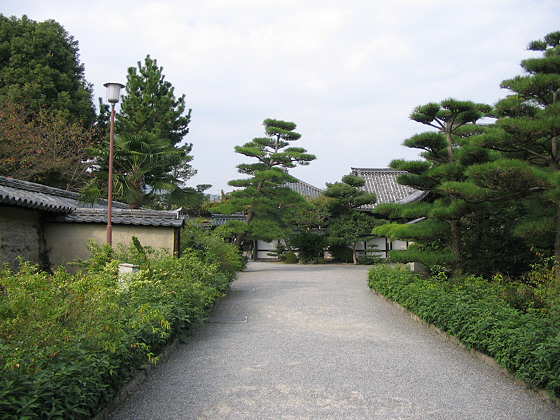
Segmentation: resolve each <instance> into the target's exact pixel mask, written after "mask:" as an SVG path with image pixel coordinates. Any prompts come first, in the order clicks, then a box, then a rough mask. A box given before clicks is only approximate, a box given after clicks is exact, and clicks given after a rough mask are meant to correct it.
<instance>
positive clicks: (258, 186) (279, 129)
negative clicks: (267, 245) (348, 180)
mask: <svg viewBox="0 0 560 420" xmlns="http://www.w3.org/2000/svg"><path fill="white" fill-rule="evenodd" d="M263 125H264V127H265V133H266V136H267V137H261V138H255V139H253V140H252V141H251V142H249V143H246V144H244V145H243V146H236V147H235V151H236V152H237V153H240V154H242V155H245V156H247V157H250V158H252V159H255V160H256V162H254V163H243V164H240V165H238V166H237V169H238V172H239V173H241V174H244V175H248V176H249V177H247V178H243V179H238V180H232V181H230V182H229V184H230V185H231V186H234V187H237V188H239V189H237V190H235V191H233V192H232V193H231V194H230V195H229V197H228V200H227V202H224V203H223V204H221V205H218V206H216V207H215V208H214V209H213V210H214V211H215V212H218V213H225V214H232V213H236V212H239V213H243V214H245V216H246V217H245V221H246V222H247V225H248V227H247V230H246V231H240V232H238V233H237V236H236V238H235V243H236V245H237V246H241V244H242V242H243V239H244V238H245V237H246V236H247V237H249V238H251V239H262V240H265V241H270V240H273V239H279V238H284V237H286V236H287V235H288V234H289V233H290V231H291V222H292V221H293V220H294V219H295V218H296V215H297V214H298V209H299V208H301V207H302V206H305V205H306V204H307V203H306V201H305V199H304V198H303V197H302V196H301V195H300V194H298V193H296V192H295V191H293V190H292V189H290V188H288V187H286V186H285V184H286V183H289V182H297V180H296V179H295V178H294V177H292V176H291V175H290V174H288V169H290V168H294V167H296V166H297V165H308V164H309V163H310V162H311V161H312V160H314V159H315V156H314V155H311V154H309V153H307V152H306V150H305V149H303V148H300V147H288V146H289V145H290V143H291V142H293V141H296V140H298V139H299V138H300V137H301V135H300V134H299V133H296V132H294V131H293V130H295V128H296V124H294V123H292V122H286V121H281V120H273V119H266V120H264V122H263Z"/></svg>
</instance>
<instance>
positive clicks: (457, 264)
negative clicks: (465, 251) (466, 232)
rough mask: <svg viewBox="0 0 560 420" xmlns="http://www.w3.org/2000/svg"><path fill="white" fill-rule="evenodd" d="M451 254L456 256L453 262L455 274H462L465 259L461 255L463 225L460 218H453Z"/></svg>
mask: <svg viewBox="0 0 560 420" xmlns="http://www.w3.org/2000/svg"><path fill="white" fill-rule="evenodd" d="M449 224H450V225H451V243H450V248H451V254H453V257H455V261H454V262H453V275H454V276H457V275H459V274H461V272H462V270H463V261H462V256H461V226H460V223H459V220H458V219H455V220H451V222H450V223H449Z"/></svg>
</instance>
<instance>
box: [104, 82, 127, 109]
mask: <svg viewBox="0 0 560 420" xmlns="http://www.w3.org/2000/svg"><path fill="white" fill-rule="evenodd" d="M103 86H105V87H106V88H107V101H109V103H112V104H116V103H117V102H119V99H120V94H121V89H122V88H123V87H124V85H123V84H121V83H105V84H104V85H103Z"/></svg>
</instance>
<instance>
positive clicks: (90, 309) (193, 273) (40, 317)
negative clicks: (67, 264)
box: [0, 240, 240, 419]
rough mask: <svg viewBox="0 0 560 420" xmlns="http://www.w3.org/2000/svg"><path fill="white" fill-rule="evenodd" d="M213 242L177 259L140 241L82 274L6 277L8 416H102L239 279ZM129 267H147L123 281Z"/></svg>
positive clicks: (97, 250) (2, 317)
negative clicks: (123, 265)
mask: <svg viewBox="0 0 560 420" xmlns="http://www.w3.org/2000/svg"><path fill="white" fill-rule="evenodd" d="M201 246H202V245H201ZM203 246H204V248H203V249H199V250H193V249H190V250H189V249H185V250H184V253H183V255H182V256H181V257H180V258H174V257H172V256H171V255H167V254H159V253H157V252H154V251H153V250H150V249H146V248H144V247H142V246H141V245H140V243H139V242H138V241H137V240H135V241H133V244H131V246H130V247H128V248H121V249H120V250H117V251H115V250H114V249H112V248H111V247H109V246H108V245H102V246H96V245H92V248H91V249H92V257H91V259H90V260H89V261H86V262H81V266H82V271H80V272H79V273H78V274H76V275H71V274H69V273H67V272H66V271H65V270H64V269H59V270H57V271H56V272H55V273H53V274H48V273H45V272H41V271H38V270H37V268H36V267H34V266H30V265H28V264H22V266H21V269H20V271H19V272H18V273H12V272H11V271H10V270H8V269H7V268H6V267H5V268H4V269H3V270H2V271H0V285H1V286H2V287H0V372H1V379H0V412H1V413H2V416H1V417H2V418H18V419H19V418H31V417H40V418H42V417H44V418H51V417H55V418H91V417H93V416H95V415H96V414H97V413H98V412H99V411H100V410H101V409H103V408H104V407H105V406H106V405H107V403H109V402H110V401H111V400H112V399H113V398H114V397H115V395H116V394H117V392H118V391H119V390H120V389H121V388H122V386H123V385H124V384H125V383H126V382H127V381H128V380H129V379H130V378H131V376H132V374H133V373H134V372H135V371H136V369H137V368H138V366H140V365H141V364H143V363H145V362H146V361H148V360H151V361H153V362H155V361H157V360H156V358H155V356H154V355H155V354H157V353H158V352H159V351H160V350H161V348H162V347H163V346H164V345H165V344H166V343H168V342H169V340H170V339H171V338H173V337H174V336H176V335H178V334H180V333H181V332H182V331H183V330H184V329H185V328H187V327H189V326H190V325H192V324H193V323H197V322H200V320H202V319H204V317H205V316H206V315H207V311H208V308H210V307H211V306H212V305H213V304H214V302H215V301H216V299H218V298H219V297H220V296H223V293H224V292H225V291H226V289H227V287H228V286H229V284H230V283H231V281H232V280H233V279H234V277H235V271H234V267H239V263H240V257H239V254H238V253H236V252H233V253H226V252H222V251H225V250H226V249H228V248H225V247H224V248H223V249H222V248H220V247H219V245H217V244H215V243H214V242H210V244H209V243H207V242H206V241H205V242H204V244H203ZM219 249H221V251H219ZM119 262H127V263H134V264H138V265H139V267H140V270H139V272H138V273H135V274H132V275H127V276H119V274H118V264H119Z"/></svg>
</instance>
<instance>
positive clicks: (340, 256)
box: [329, 246, 354, 263]
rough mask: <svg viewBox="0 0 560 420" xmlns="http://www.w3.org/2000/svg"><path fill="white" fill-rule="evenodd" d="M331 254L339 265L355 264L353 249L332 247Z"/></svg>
mask: <svg viewBox="0 0 560 420" xmlns="http://www.w3.org/2000/svg"><path fill="white" fill-rule="evenodd" d="M329 252H330V253H331V255H332V256H333V257H334V260H335V261H336V262H339V263H352V262H354V257H353V253H352V248H349V247H347V246H330V247H329Z"/></svg>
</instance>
